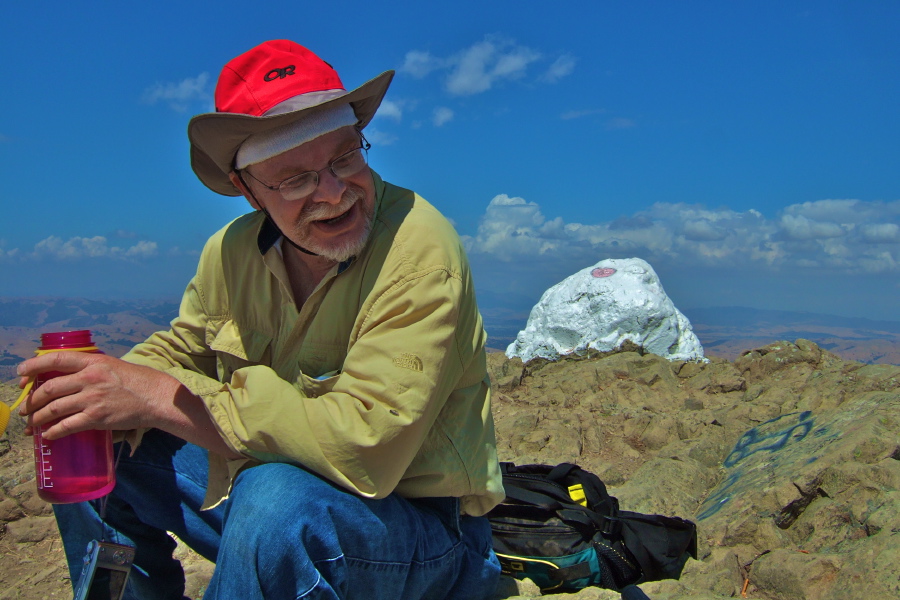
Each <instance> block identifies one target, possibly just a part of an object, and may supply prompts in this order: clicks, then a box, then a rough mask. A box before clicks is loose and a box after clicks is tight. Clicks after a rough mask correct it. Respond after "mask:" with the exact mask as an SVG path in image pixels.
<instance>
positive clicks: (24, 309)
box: [0, 298, 178, 381]
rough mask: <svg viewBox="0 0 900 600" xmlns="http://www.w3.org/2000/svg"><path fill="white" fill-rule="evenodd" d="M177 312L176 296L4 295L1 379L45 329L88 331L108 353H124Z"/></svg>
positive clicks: (10, 376)
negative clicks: (92, 297) (120, 297)
mask: <svg viewBox="0 0 900 600" xmlns="http://www.w3.org/2000/svg"><path fill="white" fill-rule="evenodd" d="M177 314H178V302H175V301H173V300H169V301H166V300H154V301H150V300H109V301H106V300H88V299H83V298H0V381H8V380H10V379H13V378H14V377H15V368H16V365H17V364H18V363H20V362H21V361H23V360H25V359H26V358H28V357H30V356H33V354H34V350H35V348H37V347H38V345H39V342H40V335H41V333H44V332H48V331H73V330H78V329H90V330H91V331H92V332H93V339H94V342H95V343H96V344H97V345H98V346H99V347H100V348H101V349H102V350H103V351H104V352H105V353H106V354H110V355H112V356H121V355H123V354H125V352H127V351H128V349H129V348H131V347H132V346H134V345H135V344H136V343H138V342H140V341H143V340H145V339H146V338H147V336H149V335H150V334H151V333H153V332H154V331H158V330H159V329H162V328H165V327H168V325H169V321H171V320H172V319H173V318H174V317H175V316H176V315H177Z"/></svg>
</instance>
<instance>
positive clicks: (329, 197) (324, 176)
mask: <svg viewBox="0 0 900 600" xmlns="http://www.w3.org/2000/svg"><path fill="white" fill-rule="evenodd" d="M346 189H347V184H346V183H345V182H344V180H343V179H341V178H340V177H336V176H335V174H334V173H332V172H331V169H324V170H323V171H322V172H321V173H319V185H318V186H316V191H315V193H313V197H312V200H313V201H314V202H326V203H328V204H339V203H340V202H341V198H342V197H343V195H344V190H346Z"/></svg>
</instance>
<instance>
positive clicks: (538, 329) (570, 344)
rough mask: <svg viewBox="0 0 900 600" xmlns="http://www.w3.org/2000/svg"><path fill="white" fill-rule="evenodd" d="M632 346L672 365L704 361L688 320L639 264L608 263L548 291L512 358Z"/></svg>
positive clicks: (514, 345) (638, 261)
mask: <svg viewBox="0 0 900 600" xmlns="http://www.w3.org/2000/svg"><path fill="white" fill-rule="evenodd" d="M626 341H627V342H631V343H633V344H636V345H637V346H639V347H641V348H643V349H644V350H645V351H646V352H651V353H653V354H657V355H659V356H662V357H664V358H668V359H670V360H700V359H703V348H702V347H701V346H700V342H699V340H697V336H695V335H694V332H693V330H692V329H691V324H690V322H689V321H688V319H687V317H685V316H684V315H683V314H682V313H681V311H679V310H678V309H677V308H675V305H674V304H673V303H672V300H670V299H669V297H668V296H667V295H666V292H665V291H664V290H663V287H662V284H661V283H660V281H659V277H657V275H656V272H655V271H654V270H653V267H651V266H650V265H649V264H648V263H647V262H645V261H643V260H641V259H639V258H626V259H609V260H602V261H600V262H599V263H597V264H596V265H594V266H593V267H588V268H587V269H583V270H581V271H579V272H577V273H575V274H574V275H571V276H569V277H568V278H566V279H565V280H563V281H562V282H560V283H558V284H556V285H555V286H553V287H551V288H550V289H548V290H547V291H546V292H544V295H543V296H541V299H540V301H539V302H538V303H537V304H536V305H535V307H534V308H533V309H532V310H531V315H530V316H529V317H528V322H527V323H526V325H525V329H524V330H522V331H520V332H519V335H518V336H517V337H516V341H515V342H513V343H512V344H510V345H509V347H508V348H507V350H506V356H507V357H509V358H513V357H516V358H520V359H522V360H523V361H524V362H528V361H529V360H532V359H534V358H544V359H548V360H555V359H557V358H559V357H560V356H567V355H571V354H584V353H585V352H587V351H588V350H597V351H600V352H608V351H612V350H616V349H618V348H620V347H621V346H622V344H623V343H625V342H626Z"/></svg>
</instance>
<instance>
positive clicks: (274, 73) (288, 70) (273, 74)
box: [263, 65, 297, 81]
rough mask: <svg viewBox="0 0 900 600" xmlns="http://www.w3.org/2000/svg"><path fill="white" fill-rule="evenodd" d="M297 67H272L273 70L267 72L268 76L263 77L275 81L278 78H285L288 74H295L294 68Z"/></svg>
mask: <svg viewBox="0 0 900 600" xmlns="http://www.w3.org/2000/svg"><path fill="white" fill-rule="evenodd" d="M296 68H297V67H296V66H294V65H288V66H286V67H284V68H281V69H272V70H271V71H269V72H268V73H266V76H265V77H263V79H265V80H266V81H274V80H276V79H284V78H285V77H287V76H288V75H293V74H294V70H295V69H296Z"/></svg>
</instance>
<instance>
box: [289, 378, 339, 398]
mask: <svg viewBox="0 0 900 600" xmlns="http://www.w3.org/2000/svg"><path fill="white" fill-rule="evenodd" d="M338 377H340V373H339V372H331V373H325V374H324V375H320V376H319V377H311V376H309V375H307V374H306V373H300V375H299V377H297V383H298V384H299V385H300V389H302V390H303V394H304V395H305V396H306V397H307V398H318V397H319V396H323V395H325V394H327V393H328V392H330V391H331V390H333V389H334V384H335V383H337V380H338Z"/></svg>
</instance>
